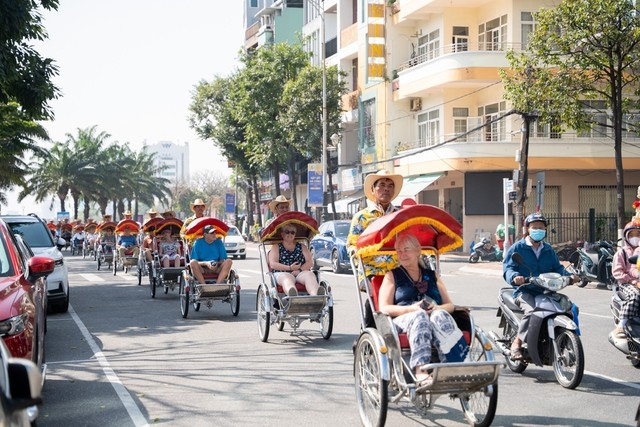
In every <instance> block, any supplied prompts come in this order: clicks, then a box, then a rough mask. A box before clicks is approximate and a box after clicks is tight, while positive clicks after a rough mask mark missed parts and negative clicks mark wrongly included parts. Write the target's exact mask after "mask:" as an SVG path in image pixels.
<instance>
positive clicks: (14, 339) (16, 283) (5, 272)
mask: <svg viewBox="0 0 640 427" xmlns="http://www.w3.org/2000/svg"><path fill="white" fill-rule="evenodd" d="M54 268H55V262H54V260H53V259H52V258H49V257H43V256H34V255H33V252H32V251H31V249H30V248H29V246H28V245H27V244H26V243H25V242H24V240H22V237H21V236H20V235H16V234H14V233H12V232H11V229H10V228H9V226H8V225H7V224H6V223H5V222H4V221H2V220H0V336H1V337H2V338H3V340H4V342H5V344H6V345H7V347H8V348H9V351H10V352H11V355H12V356H13V357H20V358H23V359H29V360H31V361H32V362H33V363H35V364H36V365H37V366H38V367H41V366H42V364H43V362H44V336H45V335H44V334H45V329H46V320H47V318H46V316H47V313H46V309H47V297H46V276H48V275H49V274H51V273H53V271H54Z"/></svg>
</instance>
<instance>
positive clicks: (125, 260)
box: [113, 219, 140, 276]
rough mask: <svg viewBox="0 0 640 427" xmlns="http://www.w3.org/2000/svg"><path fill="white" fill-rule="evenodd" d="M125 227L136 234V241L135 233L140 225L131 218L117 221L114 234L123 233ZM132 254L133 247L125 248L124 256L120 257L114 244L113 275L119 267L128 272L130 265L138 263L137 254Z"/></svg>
mask: <svg viewBox="0 0 640 427" xmlns="http://www.w3.org/2000/svg"><path fill="white" fill-rule="evenodd" d="M127 229H128V230H129V231H130V232H131V234H132V235H134V236H136V241H137V234H138V233H139V232H140V225H139V224H138V223H137V222H136V221H134V220H132V219H123V220H122V221H120V222H119V223H118V225H117V226H116V236H117V235H119V234H123V233H124V232H125V230H127ZM134 254H135V251H134V249H133V248H127V249H125V251H124V257H121V256H120V254H119V252H118V250H117V245H116V251H115V252H114V256H113V275H114V276H115V275H116V273H117V271H118V268H120V267H121V268H122V270H123V271H124V272H125V273H127V272H129V269H130V268H131V267H133V266H137V265H138V255H134Z"/></svg>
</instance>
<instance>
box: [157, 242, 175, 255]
mask: <svg viewBox="0 0 640 427" xmlns="http://www.w3.org/2000/svg"><path fill="white" fill-rule="evenodd" d="M178 246H180V244H179V243H178V242H175V241H174V242H164V241H163V242H160V254H162V255H167V256H169V257H175V256H176V255H178Z"/></svg>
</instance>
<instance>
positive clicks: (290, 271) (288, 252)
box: [269, 225, 325, 296]
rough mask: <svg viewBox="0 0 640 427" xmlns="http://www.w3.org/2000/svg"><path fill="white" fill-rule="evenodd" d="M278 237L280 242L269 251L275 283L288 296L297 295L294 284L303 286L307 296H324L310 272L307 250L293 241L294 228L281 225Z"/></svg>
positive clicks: (294, 235)
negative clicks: (280, 238)
mask: <svg viewBox="0 0 640 427" xmlns="http://www.w3.org/2000/svg"><path fill="white" fill-rule="evenodd" d="M280 235H281V236H282V242H281V243H278V244H277V245H273V247H272V248H271V251H269V266H270V267H271V271H272V272H273V273H274V278H275V279H276V283H278V284H279V285H280V286H282V290H283V291H284V293H285V294H287V295H289V296H295V295H298V291H297V290H296V283H300V284H302V285H304V287H305V288H306V290H307V292H308V293H309V295H324V294H325V290H324V288H321V287H320V286H319V285H318V281H317V280H316V275H315V274H314V273H313V271H311V268H312V267H313V258H312V257H311V252H310V251H309V248H307V247H306V246H305V245H303V244H302V243H300V242H296V240H295V239H296V227H295V226H294V225H283V226H282V227H281V228H280Z"/></svg>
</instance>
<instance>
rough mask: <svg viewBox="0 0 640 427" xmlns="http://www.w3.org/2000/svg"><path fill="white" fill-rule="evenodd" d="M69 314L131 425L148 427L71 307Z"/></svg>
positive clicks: (129, 395) (145, 420) (138, 409)
mask: <svg viewBox="0 0 640 427" xmlns="http://www.w3.org/2000/svg"><path fill="white" fill-rule="evenodd" d="M69 314H71V317H72V318H73V321H74V322H75V323H76V326H77V327H78V329H79V330H80V332H81V333H82V336H83V337H84V339H85V341H86V342H87V344H88V345H89V348H91V351H92V352H93V355H94V356H95V358H96V360H97V361H98V363H100V366H101V367H102V372H104V374H105V376H106V377H107V380H109V382H110V383H111V386H113V389H114V390H115V391H116V394H117V395H118V397H119V398H120V401H121V402H122V405H123V406H124V407H125V409H126V410H127V412H128V413H129V418H131V421H132V422H133V424H134V425H135V426H140V427H144V426H148V425H149V423H148V422H147V419H146V418H145V417H144V415H142V412H140V408H138V406H137V405H136V403H135V401H134V400H133V398H132V397H131V394H130V393H129V391H128V390H127V389H126V388H125V386H124V385H123V384H122V382H121V381H120V379H119V378H118V376H117V375H116V373H115V372H114V371H113V369H111V366H110V365H109V362H108V361H107V358H106V357H104V354H102V351H101V350H100V347H99V346H98V344H96V342H95V341H94V339H93V337H92V336H91V334H90V333H89V330H88V329H87V327H86V326H85V325H84V323H82V320H80V317H78V315H77V314H76V312H75V310H74V309H73V307H72V306H71V305H69Z"/></svg>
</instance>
